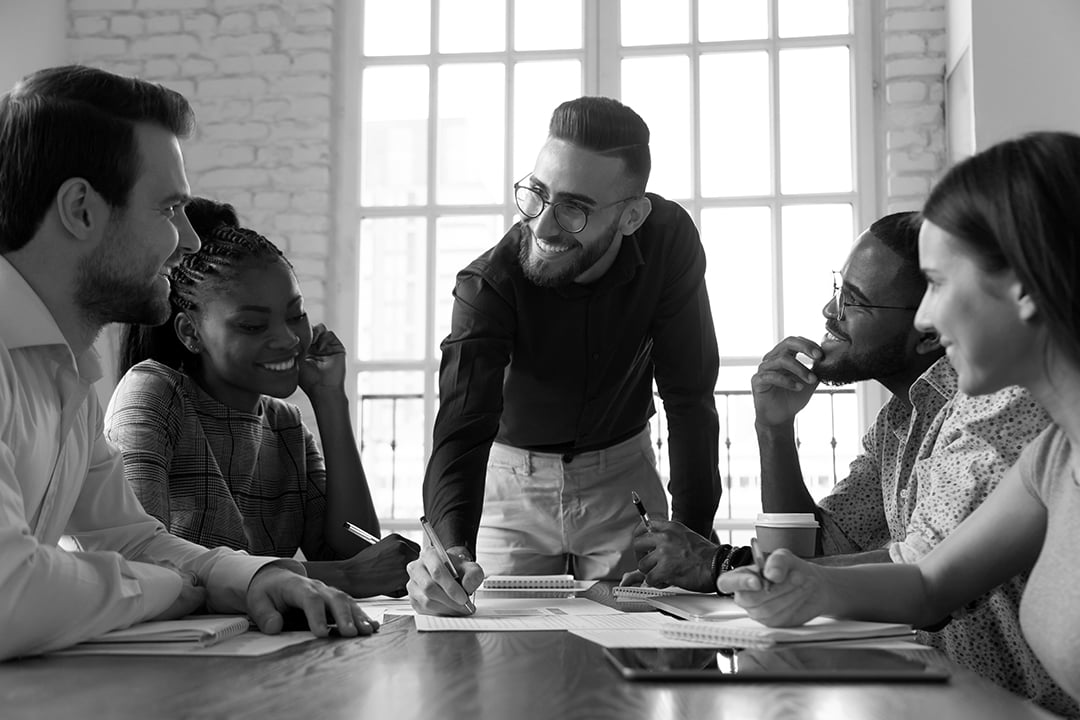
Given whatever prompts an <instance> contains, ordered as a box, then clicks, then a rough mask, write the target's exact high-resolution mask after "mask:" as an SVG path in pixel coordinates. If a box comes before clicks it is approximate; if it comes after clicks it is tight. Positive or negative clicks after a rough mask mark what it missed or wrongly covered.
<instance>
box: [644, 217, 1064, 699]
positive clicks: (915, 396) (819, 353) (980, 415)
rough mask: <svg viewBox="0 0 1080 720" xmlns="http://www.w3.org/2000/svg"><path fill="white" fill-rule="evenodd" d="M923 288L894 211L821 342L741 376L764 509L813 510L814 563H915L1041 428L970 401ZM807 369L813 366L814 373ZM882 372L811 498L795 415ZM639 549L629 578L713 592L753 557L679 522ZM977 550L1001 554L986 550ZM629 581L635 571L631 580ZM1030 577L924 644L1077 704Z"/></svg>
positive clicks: (1034, 692) (1008, 408)
mask: <svg viewBox="0 0 1080 720" xmlns="http://www.w3.org/2000/svg"><path fill="white" fill-rule="evenodd" d="M925 290H926V280H925V279H924V278H923V276H922V274H921V272H920V270H919V263H918V225H917V223H916V222H915V213H896V214H893V215H888V216H886V217H884V218H882V219H880V220H878V221H877V222H875V223H874V224H873V225H871V226H870V228H869V230H867V231H866V232H864V233H862V234H861V235H860V236H859V237H858V238H857V239H856V241H855V244H854V245H853V246H852V248H851V251H850V253H849V254H848V258H847V261H846V262H845V264H844V268H843V270H842V271H841V272H839V273H834V277H833V293H832V298H831V299H830V300H829V301H828V302H827V303H826V304H825V307H824V308H822V314H823V315H824V316H825V336H824V338H823V339H822V341H821V342H820V343H815V342H813V341H811V340H808V339H806V338H801V337H789V338H786V339H784V340H783V341H781V342H780V344H778V345H777V346H776V347H775V348H773V349H772V350H771V351H769V353H768V354H766V355H765V357H764V358H763V359H762V361H761V364H760V365H759V366H758V371H757V373H756V374H755V375H754V377H753V379H752V381H751V385H752V388H753V393H754V410H755V414H756V417H755V428H756V430H757V436H758V449H759V453H760V456H761V501H762V508H763V509H764V510H765V511H766V512H783V513H788V512H802V513H811V512H812V513H814V514H815V515H816V516H817V518H818V521H819V523H820V530H819V532H818V554H819V557H816V558H814V562H817V563H820V564H823V565H855V564H859V563H879V562H900V563H903V562H917V561H918V560H919V559H920V558H921V557H923V556H924V555H926V554H927V553H928V552H930V550H931V549H933V547H934V546H935V545H937V544H938V543H939V542H940V541H941V540H942V539H944V537H945V536H946V535H948V534H949V533H950V532H952V531H953V530H954V529H955V528H956V526H957V525H958V524H959V523H960V521H961V520H963V519H964V518H965V517H967V515H969V514H970V513H971V512H972V511H973V510H974V509H975V508H976V507H978V506H979V505H980V504H981V503H982V502H983V500H985V499H986V497H987V495H989V493H990V491H991V490H992V489H993V488H994V487H996V486H997V484H998V482H999V481H1000V480H1001V478H1002V476H1003V475H1004V473H1005V471H1006V470H1007V469H1008V468H1009V467H1010V466H1011V465H1012V464H1013V463H1014V462H1015V461H1016V458H1017V457H1018V456H1019V454H1020V451H1021V450H1022V449H1023V447H1024V446H1025V445H1027V443H1029V442H1030V441H1031V440H1033V439H1034V438H1035V436H1036V435H1038V434H1039V432H1041V431H1042V430H1043V428H1045V427H1046V425H1047V424H1048V423H1049V422H1050V419H1049V417H1048V416H1047V415H1046V413H1045V412H1044V411H1043V410H1042V408H1041V407H1039V405H1038V404H1036V403H1035V401H1034V400H1033V399H1032V398H1031V396H1030V395H1028V394H1027V392H1025V391H1024V390H1021V389H1020V388H1006V389H1005V390H1002V391H999V392H997V393H994V394H992V395H982V396H979V397H969V396H967V395H964V394H963V393H958V392H957V382H956V372H955V371H954V370H953V368H952V366H951V365H950V364H949V361H948V358H946V357H945V356H944V351H943V350H942V348H941V345H940V344H939V342H938V339H937V337H936V336H934V335H932V334H927V333H923V332H921V331H919V330H918V329H916V328H915V327H914V325H913V318H914V315H915V310H916V309H917V308H918V306H919V302H920V300H921V298H922V295H923V293H924V292H925ZM808 366H809V367H808ZM860 380H876V381H878V382H880V383H881V384H882V385H884V386H885V387H886V388H887V389H888V390H889V391H890V392H891V393H892V398H891V399H890V400H889V401H888V403H886V405H885V407H884V408H882V410H881V411H880V413H879V414H878V416H877V419H876V420H875V422H874V424H873V426H871V427H870V429H869V430H868V431H867V433H866V435H865V436H864V437H863V452H862V453H861V454H860V455H859V456H858V457H856V458H855V460H854V461H853V462H852V463H851V467H850V469H849V471H848V475H847V477H846V478H844V479H843V480H841V481H840V482H838V483H837V484H836V486H835V487H834V488H833V490H832V492H831V493H829V495H828V496H826V497H825V498H823V499H822V500H821V501H820V502H815V500H814V498H813V497H812V496H811V494H810V492H809V490H808V489H807V488H806V486H805V485H804V483H803V476H802V471H801V469H800V466H799V456H798V451H797V437H796V430H795V416H796V415H797V414H798V413H799V412H800V411H801V410H802V409H803V408H804V407H805V406H806V404H807V402H809V400H810V397H811V396H812V395H813V392H814V390H815V388H816V387H817V386H818V384H819V383H820V382H824V383H827V384H831V385H843V384H848V383H852V382H856V381H860ZM634 542H635V547H636V549H637V550H638V551H639V552H642V553H647V554H646V555H645V556H644V557H643V559H642V560H641V562H640V563H639V573H638V574H637V575H638V576H644V578H645V579H646V580H647V581H648V582H649V583H650V584H654V585H660V586H663V585H667V584H673V585H679V586H681V587H686V588H688V589H695V590H711V589H715V587H716V577H717V575H718V574H719V572H720V571H723V570H726V569H728V568H729V567H731V566H735V565H741V564H747V563H748V562H749V557H748V556H749V553H747V552H746V550H745V549H744V548H732V547H731V546H727V545H721V546H717V545H715V544H713V543H709V542H708V541H706V540H704V538H700V537H699V536H698V535H697V534H696V533H693V532H690V531H689V530H687V529H686V528H682V527H681V526H679V525H678V524H676V523H667V522H656V523H653V528H652V532H651V533H640V532H639V533H638V534H637V536H636V537H635V541H634ZM986 550H987V552H1008V549H1007V548H987V549H986ZM633 579H635V576H632V577H631V578H630V580H633ZM1026 580H1027V576H1026V573H1025V574H1024V575H1021V576H1017V577H1016V578H1014V579H1013V580H1011V581H1010V582H1008V583H1006V584H1004V585H1002V586H1000V587H999V588H997V589H995V590H994V591H993V592H991V593H989V594H987V595H986V596H984V597H983V598H981V599H979V600H978V601H977V602H975V603H973V604H972V606H971V607H970V608H968V609H967V611H966V612H965V613H964V614H962V615H959V616H958V617H955V618H952V619H951V621H950V619H949V618H945V621H948V622H947V624H945V623H944V622H943V623H942V624H939V625H938V626H937V629H936V631H933V632H931V631H928V630H927V631H920V632H919V633H918V639H919V641H920V642H923V643H925V644H928V645H932V646H934V647H937V648H938V649H940V650H942V651H944V652H945V653H946V654H947V655H949V656H950V657H951V658H952V659H953V660H955V661H956V662H958V663H960V664H962V665H965V666H967V667H968V668H970V669H971V670H974V671H975V672H977V673H979V674H980V675H983V676H984V677H986V678H988V679H990V680H992V681H994V682H996V683H998V684H999V685H1002V686H1004V687H1007V688H1009V689H1010V690H1013V691H1014V692H1016V693H1018V694H1021V695H1023V696H1024V697H1028V698H1032V699H1034V700H1035V701H1037V702H1039V703H1041V704H1043V705H1044V706H1046V707H1048V708H1050V709H1051V710H1053V711H1055V712H1058V713H1063V714H1066V715H1070V716H1072V715H1074V714H1075V713H1076V712H1077V707H1076V705H1075V703H1073V702H1072V701H1071V700H1070V699H1069V698H1068V696H1067V695H1066V694H1065V693H1064V692H1063V691H1062V690H1061V689H1060V688H1059V687H1058V686H1057V685H1056V684H1055V683H1054V682H1053V681H1052V680H1051V679H1050V677H1049V676H1048V675H1047V674H1046V671H1045V670H1044V669H1043V668H1042V666H1041V665H1040V664H1039V662H1038V660H1036V659H1035V656H1034V654H1033V653H1032V652H1031V650H1030V648H1029V647H1028V646H1027V644H1026V643H1025V642H1024V640H1023V637H1022V635H1021V633H1020V627H1019V620H1018V618H1019V614H1018V613H1019V607H1020V597H1021V594H1022V592H1023V587H1024V583H1025V582H1026Z"/></svg>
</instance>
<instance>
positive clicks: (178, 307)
mask: <svg viewBox="0 0 1080 720" xmlns="http://www.w3.org/2000/svg"><path fill="white" fill-rule="evenodd" d="M185 212H186V213H187V217H188V221H189V222H190V223H191V227H192V228H194V230H195V233H196V234H197V235H198V236H199V240H201V241H202V247H200V248H199V251H198V252H195V253H190V254H188V255H185V256H184V257H183V259H182V260H181V261H180V264H179V265H177V266H176V267H175V268H174V269H173V271H172V273H171V275H170V279H171V280H172V289H171V290H170V292H169V304H170V305H171V306H172V313H171V315H170V316H169V321H168V322H167V323H165V324H164V325H156V326H155V325H127V326H125V328H124V329H123V331H122V335H121V343H120V361H119V365H118V367H117V371H118V375H117V377H123V375H124V373H126V372H127V371H128V370H130V369H131V368H132V366H134V365H137V364H138V363H140V362H142V361H143V360H157V361H158V362H160V363H162V364H164V365H167V366H169V367H171V368H173V369H175V370H182V369H183V367H184V364H185V362H189V363H190V362H191V361H192V360H193V356H192V354H191V353H190V352H189V351H188V349H187V348H185V347H184V345H183V343H181V342H180V338H179V337H177V335H176V330H175V328H174V322H175V320H176V316H177V314H178V313H180V312H189V313H198V312H200V311H201V310H202V309H203V308H204V307H205V306H206V303H207V302H208V301H209V300H211V299H213V297H214V296H215V293H218V292H221V290H223V289H224V288H226V287H227V286H229V285H230V284H231V283H233V282H235V281H236V278H237V276H239V275H240V274H241V273H242V272H243V271H245V270H247V269H249V268H251V267H256V266H258V265H260V264H266V263H269V262H275V261H279V260H280V261H281V262H283V263H285V265H286V267H288V268H289V269H290V270H291V269H292V263H290V262H289V260H288V259H287V258H286V257H285V255H284V254H283V253H282V252H281V250H279V249H278V247H277V246H276V245H274V243H272V242H270V241H269V240H267V239H266V238H265V237H263V236H262V235H260V234H259V233H257V232H255V231H254V230H250V229H248V228H244V227H240V222H239V220H238V219H237V217H236V210H235V209H234V208H233V207H232V205H227V204H224V203H218V202H214V201H213V200H207V199H205V198H194V199H192V201H191V202H189V203H188V204H187V206H186V207H185Z"/></svg>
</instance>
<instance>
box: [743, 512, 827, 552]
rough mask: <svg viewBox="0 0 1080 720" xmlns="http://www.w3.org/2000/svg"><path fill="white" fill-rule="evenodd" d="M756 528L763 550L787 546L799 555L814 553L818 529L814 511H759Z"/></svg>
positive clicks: (770, 550)
mask: <svg viewBox="0 0 1080 720" xmlns="http://www.w3.org/2000/svg"><path fill="white" fill-rule="evenodd" d="M754 529H755V530H756V531H757V541H758V545H759V546H760V547H761V550H762V552H767V553H770V552H772V551H774V550H779V549H780V548H787V549H788V550H790V551H791V552H793V553H794V554H796V555H798V556H799V557H812V556H813V555H814V545H815V541H816V540H817V531H818V521H817V519H816V518H815V517H814V513H759V514H758V516H757V522H756V523H754Z"/></svg>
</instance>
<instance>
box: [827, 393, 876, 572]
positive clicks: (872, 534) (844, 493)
mask: <svg viewBox="0 0 1080 720" xmlns="http://www.w3.org/2000/svg"><path fill="white" fill-rule="evenodd" d="M887 411H888V405H886V407H884V408H882V410H881V414H880V415H879V416H878V418H879V419H878V421H877V422H875V423H874V425H873V426H872V427H871V428H870V430H868V431H867V433H866V434H865V435H864V436H863V452H862V453H861V454H859V455H858V456H857V457H856V458H855V459H854V460H853V461H852V462H851V465H850V467H849V468H848V475H847V477H846V478H844V479H843V480H841V481H840V482H838V483H837V484H836V487H834V488H833V491H832V492H831V493H829V494H828V495H827V496H826V497H825V498H823V499H822V500H821V502H820V503H819V504H818V510H819V512H818V519H819V520H820V522H821V529H820V531H819V532H820V533H821V549H822V552H823V553H824V554H825V555H850V554H852V553H859V552H868V551H870V550H878V549H880V548H883V547H885V546H886V545H887V544H888V543H889V541H890V539H891V536H890V534H889V527H888V525H887V524H886V522H885V505H884V502H883V501H882V498H881V470H880V467H881V459H880V457H879V450H878V439H877V434H878V433H880V432H887V431H888V430H887V428H885V427H884V426H883V424H882V422H881V418H882V417H884V414H885V413H887Z"/></svg>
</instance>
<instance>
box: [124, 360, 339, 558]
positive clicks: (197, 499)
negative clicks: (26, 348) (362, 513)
mask: <svg viewBox="0 0 1080 720" xmlns="http://www.w3.org/2000/svg"><path fill="white" fill-rule="evenodd" d="M105 435H106V437H107V438H108V440H109V441H110V442H111V443H113V444H114V445H116V446H117V447H118V448H119V449H120V450H121V451H122V453H123V456H124V476H125V477H126V478H127V481H128V482H129V483H131V486H132V487H133V488H134V489H135V494H136V495H138V497H139V500H140V502H142V504H143V507H144V508H146V511H147V512H148V513H150V514H151V515H153V516H154V517H156V518H158V519H159V520H161V521H162V522H163V523H164V524H165V527H166V528H168V530H169V531H170V532H172V533H173V534H175V535H179V536H180V537H182V538H185V539H187V540H191V541H192V542H196V543H199V544H200V545H205V546H208V547H215V546H218V545H225V546H228V547H231V548H235V549H237V550H246V551H247V552H249V553H252V554H255V555H270V556H276V557H292V556H293V555H294V554H295V553H296V550H297V548H300V549H302V550H303V551H304V556H305V557H306V558H307V559H309V560H336V559H340V557H339V556H338V555H337V554H336V553H334V551H333V550H332V549H330V547H329V546H328V545H327V544H326V542H325V540H324V538H323V518H324V515H325V512H326V469H325V466H324V464H323V457H322V454H321V453H320V451H319V448H318V446H317V445H316V443H315V438H314V437H313V436H312V434H311V433H310V432H309V431H308V429H307V428H306V427H305V426H304V423H303V422H302V421H301V419H300V410H299V409H298V408H297V407H296V406H294V405H291V404H289V403H286V402H283V401H281V400H276V399H274V398H269V397H265V396H264V397H263V398H262V399H261V400H260V403H259V407H258V410H257V411H256V412H255V413H246V412H239V411H237V410H233V409H232V408H229V407H227V406H225V405H223V404H222V403H220V402H218V401H217V400H215V399H213V398H212V397H210V396H209V395H207V394H206V393H205V392H204V391H203V390H202V388H200V387H199V386H198V385H197V384H196V383H195V381H194V380H192V379H191V378H190V377H188V376H187V375H185V374H184V373H181V372H178V371H176V370H173V369H172V368H169V367H167V366H165V365H162V364H161V363H158V362H155V361H153V360H147V361H145V362H141V363H139V364H138V365H136V366H135V367H133V368H131V370H129V371H128V372H127V374H125V375H124V377H123V378H121V380H120V383H119V384H118V385H117V387H116V391H115V392H114V393H113V398H112V402H110V403H109V409H108V411H107V413H106V417H105Z"/></svg>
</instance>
